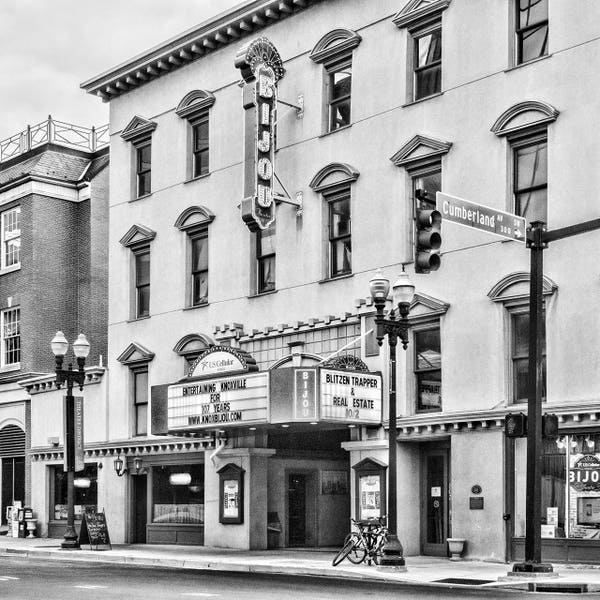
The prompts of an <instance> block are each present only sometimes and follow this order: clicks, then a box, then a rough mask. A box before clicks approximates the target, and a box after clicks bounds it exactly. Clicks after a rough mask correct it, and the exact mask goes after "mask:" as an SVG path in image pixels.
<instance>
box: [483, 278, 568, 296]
mask: <svg viewBox="0 0 600 600" xmlns="http://www.w3.org/2000/svg"><path fill="white" fill-rule="evenodd" d="M557 289H558V286H557V285H556V283H554V281H552V279H550V278H549V277H546V276H545V275H544V278H543V280H542V294H543V295H544V296H552V295H553V294H554V292H556V290H557ZM488 297H489V298H490V300H492V301H493V302H510V301H512V300H528V299H529V273H528V272H527V271H516V272H514V273H511V274H510V275H507V276H506V277H503V278H502V279H501V280H500V281H499V282H498V283H496V285H494V287H493V288H492V289H491V290H490V291H489V292H488Z"/></svg>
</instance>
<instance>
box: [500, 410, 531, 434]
mask: <svg viewBox="0 0 600 600" xmlns="http://www.w3.org/2000/svg"><path fill="white" fill-rule="evenodd" d="M504 434H505V435H506V437H509V438H518V437H525V436H526V435H527V417H526V416H525V415H524V414H523V413H522V412H521V413H508V414H507V415H506V417H505V418H504Z"/></svg>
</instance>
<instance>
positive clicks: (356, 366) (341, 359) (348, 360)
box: [321, 354, 369, 373]
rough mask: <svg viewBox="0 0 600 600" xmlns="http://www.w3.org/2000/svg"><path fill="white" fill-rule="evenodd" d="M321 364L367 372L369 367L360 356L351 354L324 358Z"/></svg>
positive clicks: (330, 367) (332, 367)
mask: <svg viewBox="0 0 600 600" xmlns="http://www.w3.org/2000/svg"><path fill="white" fill-rule="evenodd" d="M321 366H323V367H328V368H329V369H341V370H343V371H361V372H362V373H368V372H369V367H368V366H367V365H366V364H365V363H364V362H363V361H362V360H361V359H360V358H358V357H356V356H353V355H352V354H342V355H340V356H334V357H333V358H330V359H328V360H326V361H325V362H324V363H323V364H322V365H321Z"/></svg>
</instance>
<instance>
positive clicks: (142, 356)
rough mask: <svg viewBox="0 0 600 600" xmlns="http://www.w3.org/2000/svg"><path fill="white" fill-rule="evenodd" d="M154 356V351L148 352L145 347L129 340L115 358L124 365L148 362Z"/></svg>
mask: <svg viewBox="0 0 600 600" xmlns="http://www.w3.org/2000/svg"><path fill="white" fill-rule="evenodd" d="M153 358H154V352H150V350H148V349H147V348H145V347H144V346H142V345H141V344H138V343H137V342H131V344H129V346H127V348H125V350H123V352H121V354H119V356H117V360H118V361H119V362H120V363H121V364H122V365H126V366H134V365H142V364H146V363H149V362H150V361H151V360H152V359H153Z"/></svg>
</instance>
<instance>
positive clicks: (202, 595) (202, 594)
mask: <svg viewBox="0 0 600 600" xmlns="http://www.w3.org/2000/svg"><path fill="white" fill-rule="evenodd" d="M181 595H182V596H196V597H198V598H216V597H217V596H220V595H221V594H210V593H208V592H183V593H182V594H181Z"/></svg>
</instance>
